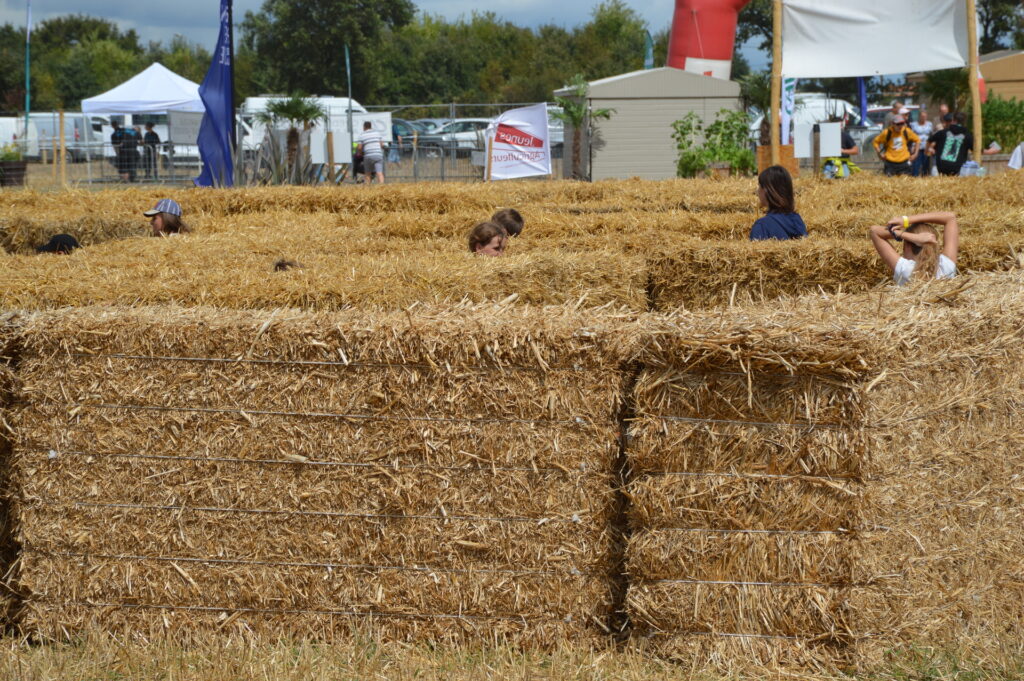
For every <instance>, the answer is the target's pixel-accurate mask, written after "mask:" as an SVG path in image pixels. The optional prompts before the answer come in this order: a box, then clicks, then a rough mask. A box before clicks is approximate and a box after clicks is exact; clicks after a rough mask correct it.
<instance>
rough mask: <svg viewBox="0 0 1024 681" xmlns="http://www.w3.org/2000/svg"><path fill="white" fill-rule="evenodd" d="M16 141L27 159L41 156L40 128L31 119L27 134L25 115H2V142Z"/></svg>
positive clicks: (0, 130)
mask: <svg viewBox="0 0 1024 681" xmlns="http://www.w3.org/2000/svg"><path fill="white" fill-rule="evenodd" d="M10 142H14V143H16V144H17V145H18V147H19V148H20V149H21V154H22V157H23V158H25V159H27V160H35V159H38V158H39V130H38V129H37V128H36V124H35V123H33V122H32V119H31V118H30V119H29V122H28V134H27V135H26V134H25V117H24V116H3V117H0V144H8V143H10Z"/></svg>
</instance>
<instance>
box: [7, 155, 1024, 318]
mask: <svg viewBox="0 0 1024 681" xmlns="http://www.w3.org/2000/svg"><path fill="white" fill-rule="evenodd" d="M753 188H754V181H753V180H752V179H746V180H743V179H737V180H728V181H711V180H701V181H689V180H670V181H664V182H641V181H633V180H630V181H616V182H600V183H593V184H582V183H574V182H543V183H542V182H519V183H515V182H513V183H492V184H487V185H484V184H477V185H440V184H420V185H403V186H397V185H396V186H390V185H389V186H385V187H374V188H363V187H338V188H325V187H323V188H321V187H313V188H265V189H241V190H219V191H199V190H187V191H180V190H179V191H172V192H171V193H172V195H173V197H174V198H176V199H177V200H179V201H180V202H181V203H182V205H183V206H184V208H185V218H186V221H188V222H189V223H191V225H192V227H193V228H194V230H195V232H194V233H193V234H192V235H191V236H188V237H182V238H175V239H170V240H163V241H161V240H156V239H150V238H143V237H142V236H141V235H144V234H146V233H147V226H146V224H145V220H144V218H143V217H142V215H141V211H142V210H144V209H146V208H148V207H150V206H152V205H153V203H155V201H156V200H157V199H158V198H160V196H159V195H158V194H157V193H156V191H160V190H153V189H146V190H140V189H129V190H116V191H115V190H110V191H103V192H85V191H75V192H67V193H53V194H45V193H35V192H9V193H6V194H5V197H4V198H5V206H4V210H3V211H2V212H3V214H2V215H0V246H2V247H3V248H5V249H6V250H8V251H9V252H11V253H16V254H17V255H10V256H6V257H5V256H0V258H3V261H2V265H0V306H4V307H7V308H32V309H40V308H49V307H56V306H61V305H82V304H91V303H113V304H179V305H215V306H221V307H231V308H236V309H237V308H248V309H252V308H267V307H270V308H273V307H281V306H298V307H305V308H308V309H323V310H331V309H339V308H342V307H345V306H347V305H359V306H371V305H372V306H380V307H385V308H390V309H398V308H403V307H405V306H407V305H409V304H411V303H414V302H431V303H437V302H448V301H459V300H462V299H463V298H468V299H470V300H473V301H498V300H502V299H504V298H505V297H507V296H509V295H511V294H513V293H516V294H519V296H520V298H519V299H520V302H528V303H532V304H561V303H565V302H574V301H577V300H579V299H580V298H581V297H582V296H583V295H584V294H586V296H587V297H586V299H585V303H586V304H587V305H602V304H604V303H607V302H611V303H613V304H615V305H628V306H630V307H632V308H633V309H635V310H646V309H648V307H649V305H650V304H653V305H654V308H655V309H659V310H666V311H668V310H672V309H675V308H676V307H679V306H685V307H687V308H700V307H707V306H712V305H717V304H721V303H723V302H726V301H729V300H732V301H733V302H737V301H743V300H763V299H773V298H776V297H778V296H780V295H799V294H803V293H808V292H814V291H818V290H819V289H822V290H825V291H827V292H836V291H839V290H842V291H844V292H850V291H863V290H866V289H869V288H871V287H873V286H875V285H876V284H878V283H880V282H883V281H884V280H885V279H886V274H885V268H884V266H883V265H882V264H881V263H880V262H879V260H878V258H877V256H875V254H874V252H873V249H872V248H871V245H870V243H869V242H868V240H867V238H866V230H867V227H868V226H869V225H870V224H873V223H878V222H884V221H885V220H887V219H889V218H890V217H892V216H893V214H902V213H913V212H918V211H926V210H954V211H956V212H957V213H958V214H959V215H960V218H961V225H962V229H963V245H962V249H961V252H962V257H961V270H971V269H977V270H984V271H987V270H993V269H1003V268H1005V267H1006V266H1007V265H1009V264H1011V263H1012V262H1013V259H1014V254H1015V253H1017V252H1021V250H1022V249H1024V199H1021V196H1024V177H1022V176H1021V175H1020V174H1019V173H1018V174H1005V175H1002V176H998V177H991V178H977V179H974V178H962V179H961V178H938V179H934V180H933V179H928V180H912V179H907V178H893V179H889V178H881V177H858V178H856V179H854V180H850V181H848V182H831V183H828V182H815V181H810V180H805V181H799V182H798V183H797V192H798V208H799V210H800V212H801V213H802V215H803V217H804V219H805V221H806V222H807V224H808V228H809V229H810V232H811V234H812V238H811V239H810V240H808V241H806V242H803V243H800V244H793V243H787V244H777V243H775V244H756V245H751V244H749V243H748V242H747V241H746V237H747V234H748V233H749V229H750V226H751V224H752V223H753V222H754V220H756V219H757V218H758V217H759V216H760V214H761V212H760V210H759V209H758V208H757V206H756V200H755V197H754V193H753ZM510 205H511V206H516V207H518V208H519V209H520V210H522V212H523V213H524V215H525V216H526V220H527V224H526V230H525V232H524V234H523V236H522V237H520V238H518V239H515V240H513V242H512V244H511V248H510V251H509V254H510V256H511V257H508V258H507V259H506V260H505V261H504V262H503V263H501V264H497V263H490V264H483V263H482V261H481V259H479V258H473V257H470V256H469V254H468V253H466V252H464V251H465V250H466V245H465V240H466V234H467V232H468V231H469V229H470V227H471V226H472V225H473V224H475V223H476V222H478V221H480V220H481V219H483V218H486V217H487V216H489V215H490V214H491V213H492V212H493V211H494V210H495V209H496V208H499V207H502V206H510ZM58 232H69V233H71V234H73V235H75V236H76V237H78V238H79V240H80V241H81V242H82V243H83V244H86V245H87V246H88V247H87V248H85V249H83V250H81V251H78V252H76V253H75V254H73V255H72V256H70V257H66V258H58V257H51V256H46V257H37V256H34V255H29V253H30V252H31V249H32V246H34V245H36V244H39V243H42V242H44V241H45V240H46V239H47V238H49V236H51V235H52V234H54V233H58ZM133 234H134V235H137V236H138V237H139V238H128V237H130V236H131V235H133ZM280 258H286V259H291V260H295V261H298V262H299V263H302V265H303V266H304V267H303V268H302V269H298V270H290V271H287V272H278V273H274V272H273V263H274V262H275V261H276V260H278V259H280ZM649 283H650V284H652V285H653V288H654V294H655V295H654V298H653V300H649V299H648V296H647V295H645V290H646V289H647V287H648V284H649Z"/></svg>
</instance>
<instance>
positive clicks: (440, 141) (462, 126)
mask: <svg viewBox="0 0 1024 681" xmlns="http://www.w3.org/2000/svg"><path fill="white" fill-rule="evenodd" d="M490 123H491V119H489V118H458V119H456V120H454V121H452V122H451V123H448V124H447V125H445V126H442V127H441V128H440V129H439V130H437V131H436V132H433V133H430V134H428V135H421V136H420V139H419V144H420V146H438V147H444V148H455V149H464V150H468V149H483V147H484V134H485V133H486V132H487V126H488V125H490Z"/></svg>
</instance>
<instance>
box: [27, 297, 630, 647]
mask: <svg viewBox="0 0 1024 681" xmlns="http://www.w3.org/2000/svg"><path fill="white" fill-rule="evenodd" d="M632 328H633V323H632V320H631V319H630V318H629V317H628V316H625V315H621V314H615V313H604V314H602V315H594V314H586V313H582V312H577V311H574V310H572V309H549V310H529V309H525V308H510V307H508V306H495V305H491V306H486V307H471V306H462V307H460V308H457V309H450V308H442V309H429V308H418V309H416V310H413V311H406V312H405V313H398V314H390V315H388V314H383V313H373V312H357V311H349V312H346V313H341V314H335V315H311V314H308V313H301V312H296V311H277V312H274V313H269V314H268V313H242V312H236V313H232V312H228V311H225V310H214V309H195V310H186V309H168V308H134V309H116V308H85V309H77V310H66V311H60V312H51V313H42V314H38V315H34V316H32V317H30V318H29V320H28V321H27V323H26V327H25V331H24V339H23V345H24V348H23V350H22V356H21V358H20V365H19V373H20V375H21V376H20V378H21V381H22V387H21V390H20V399H21V401H22V403H23V404H22V405H21V406H20V407H19V408H18V409H17V413H16V423H17V428H18V433H19V438H18V442H17V444H16V447H15V451H14V459H15V468H16V470H17V472H18V475H19V477H20V482H21V486H22V487H21V496H20V501H19V508H18V518H19V539H20V541H21V542H22V545H23V553H22V557H21V561H20V574H19V577H20V582H21V584H22V588H23V590H24V592H25V593H26V594H29V596H28V597H27V598H26V603H25V612H24V617H23V625H24V626H25V627H26V628H27V629H29V630H31V631H35V632H37V633H39V634H40V635H43V636H46V637H64V636H67V635H68V634H69V633H73V632H74V631H80V630H81V627H82V626H86V625H87V624H89V623H93V622H95V621H97V619H99V618H102V617H107V616H108V614H107V613H106V610H114V611H116V614H114V615H111V616H110V619H109V622H110V623H111V625H110V626H111V627H112V629H113V630H120V629H119V627H122V626H126V627H127V626H136V625H137V624H138V625H139V626H140V630H142V631H145V630H152V629H154V628H160V622H161V621H162V620H161V618H163V617H165V615H166V612H167V610H168V609H169V610H170V611H172V612H174V613H178V614H179V615H180V614H181V613H183V612H184V613H193V612H197V613H207V612H216V613H220V612H223V611H224V609H225V608H234V610H238V609H242V610H245V611H246V612H247V613H248V614H246V617H245V619H244V620H243V621H244V622H246V623H249V626H252V627H253V628H254V629H255V630H257V631H259V632H261V633H263V634H267V633H269V632H272V631H274V628H273V626H267V625H268V624H272V623H273V622H275V621H280V620H282V619H284V620H287V621H289V622H291V623H292V624H293V625H294V626H296V627H297V629H295V630H292V631H309V630H314V629H318V628H323V627H326V626H330V627H332V628H335V629H343V628H346V627H351V626H353V625H352V624H351V623H344V624H341V622H343V620H344V619H345V618H344V617H342V616H341V615H340V614H338V613H340V612H351V614H350V616H349V619H355V620H359V619H365V618H366V617H368V616H369V615H368V613H373V612H380V613H383V614H384V615H386V616H387V617H385V619H387V620H388V624H387V628H388V630H389V631H390V632H391V633H392V635H393V636H395V637H398V638H406V637H411V636H419V635H421V634H422V635H423V636H430V637H438V638H450V637H455V638H458V637H459V636H462V635H464V634H466V632H468V631H477V632H478V633H479V627H478V626H477V625H476V624H475V623H470V624H469V625H467V624H466V623H465V621H464V620H472V619H473V618H482V619H481V620H480V621H486V622H490V621H492V620H494V621H499V622H505V623H506V624H504V625H500V626H498V627H497V629H495V628H493V627H490V626H487V627H486V628H485V631H486V632H487V633H486V634H485V635H487V636H489V635H491V634H492V633H493V632H494V631H495V630H500V631H507V632H508V633H509V635H514V636H515V637H516V639H517V640H521V641H524V642H531V641H537V642H540V641H543V640H544V639H543V636H542V635H541V633H542V632H548V631H549V630H553V631H561V632H563V634H564V635H572V636H574V637H575V636H583V637H587V636H592V635H593V634H594V633H595V632H596V631H598V630H600V626H603V621H604V620H606V619H607V618H608V617H609V616H610V614H611V609H612V593H613V592H612V589H611V588H610V575H611V571H612V570H613V569H614V563H613V553H612V541H613V540H612V534H611V531H610V526H611V517H612V514H613V510H614V504H615V499H614V496H613V484H612V480H613V474H614V470H613V465H614V461H615V459H616V457H617V455H618V447H617V439H618V429H617V420H616V419H617V414H618V404H619V400H620V397H621V386H622V384H623V382H624V380H625V371H624V368H623V367H624V366H625V363H626V362H625V360H626V359H627V357H628V354H629V348H630V347H631V344H632V343H633V342H634V341H633V335H634V334H635V332H634V331H633V330H632ZM58 377H59V378H58ZM103 603H108V604H110V607H109V608H107V607H106V606H102V605H100V604H103ZM248 611H252V612H248ZM90 613H92V614H90ZM332 613H333V614H332ZM243 614H245V613H243ZM229 616H230V612H229ZM392 620H394V621H392ZM178 621H179V625H178V626H177V627H176V628H175V627H170V625H167V626H168V627H169V628H172V629H175V632H176V635H178V634H180V635H187V629H188V627H187V626H185V624H184V622H183V621H182V619H181V618H180V617H179V618H178ZM140 622H141V623H140ZM147 622H148V623H147ZM203 622H205V623H207V625H210V624H216V621H215V620H214V619H213V618H202V617H198V618H196V619H195V626H200V624H201V623H203ZM261 623H262V624H261ZM534 623H537V626H534ZM552 624H553V625H554V628H553V629H552V627H550V626H548V625H552ZM290 626H291V624H290ZM474 627H475V628H474ZM277 633H278V634H280V633H282V632H281V631H280V630H278V632H277Z"/></svg>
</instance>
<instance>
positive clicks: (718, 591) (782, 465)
mask: <svg viewBox="0 0 1024 681" xmlns="http://www.w3.org/2000/svg"><path fill="white" fill-rule="evenodd" d="M738 317H739V318H738ZM759 317H760V318H753V319H750V320H744V319H742V317H740V316H739V315H735V316H734V315H730V316H726V317H725V318H724V319H722V320H719V321H717V322H716V321H711V320H709V319H706V318H705V319H700V320H699V322H698V323H697V324H694V322H693V321H691V320H688V319H684V320H681V323H679V324H678V326H677V327H676V328H673V327H670V326H667V325H666V326H664V327H661V328H658V327H655V328H654V329H652V330H651V331H652V340H651V342H649V343H648V344H647V346H646V348H645V350H644V351H643V353H642V354H641V364H642V366H643V371H642V373H641V375H640V378H639V380H638V382H637V387H636V391H635V393H634V400H635V406H634V408H635V414H636V420H635V421H634V423H633V426H632V428H631V429H630V441H631V447H630V448H629V450H628V451H629V463H630V469H631V477H632V479H631V481H630V483H629V488H628V490H629V497H630V500H631V508H630V527H631V531H632V533H631V538H630V543H629V549H628V562H627V565H628V573H629V584H630V586H629V596H628V601H627V607H628V609H629V614H630V618H631V622H632V625H633V635H634V638H635V639H638V640H640V641H643V642H644V643H645V644H646V645H647V646H649V647H651V648H652V649H653V650H655V651H657V652H658V653H659V654H662V655H666V656H669V657H673V658H675V659H679V660H684V661H686V662H688V663H691V664H694V665H697V666H703V665H704V664H707V663H708V662H711V661H716V660H717V661H719V662H721V663H722V664H724V665H725V666H744V665H746V664H750V663H751V662H756V663H757V664H762V665H768V666H775V665H780V664H783V665H794V664H800V665H804V666H807V665H824V666H835V665H837V664H844V663H846V662H847V661H848V659H849V658H850V644H851V638H852V635H853V632H852V630H851V622H850V612H849V609H848V607H847V604H846V602H847V597H848V591H849V588H850V584H851V574H852V569H853V568H852V566H853V563H854V561H855V560H856V548H855V541H854V538H853V535H852V534H851V530H852V529H854V528H857V527H858V526H859V525H860V520H859V518H860V504H859V499H860V498H861V495H862V488H863V481H862V480H863V466H864V464H865V458H866V450H865V446H866V441H865V438H864V436H863V405H862V403H861V400H860V396H859V394H858V392H857V390H856V389H855V386H856V384H857V383H858V381H860V380H861V379H862V377H863V375H864V372H865V367H864V366H862V365H861V363H860V361H859V360H860V358H861V356H862V354H863V353H864V350H863V342H862V341H861V340H860V339H858V337H857V334H855V333H851V332H849V331H847V330H845V329H843V328H842V327H839V328H823V327H821V326H817V327H815V326H807V324H806V322H807V321H808V320H799V321H798V320H793V319H789V320H784V321H778V320H772V319H771V318H770V317H769V318H768V319H765V318H764V317H766V315H764V314H761V315H759ZM687 322H689V323H687ZM709 322H710V323H709ZM794 322H796V323H794ZM800 322H802V323H800Z"/></svg>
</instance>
